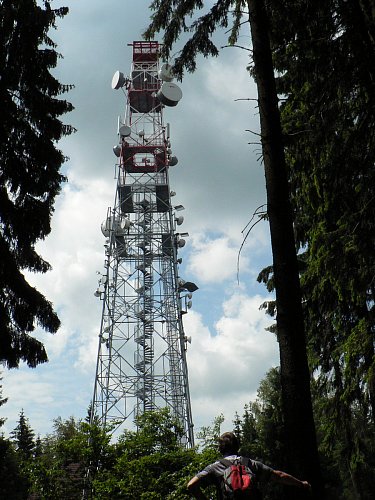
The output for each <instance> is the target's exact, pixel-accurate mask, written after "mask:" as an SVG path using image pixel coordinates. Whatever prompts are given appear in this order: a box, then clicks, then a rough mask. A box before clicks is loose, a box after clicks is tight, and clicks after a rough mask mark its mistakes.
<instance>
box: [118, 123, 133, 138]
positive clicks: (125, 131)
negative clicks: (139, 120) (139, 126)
mask: <svg viewBox="0 0 375 500" xmlns="http://www.w3.org/2000/svg"><path fill="white" fill-rule="evenodd" d="M131 132H132V130H131V128H130V127H128V126H127V125H121V127H120V128H119V129H118V133H119V134H120V135H121V137H129V135H130V134H131Z"/></svg>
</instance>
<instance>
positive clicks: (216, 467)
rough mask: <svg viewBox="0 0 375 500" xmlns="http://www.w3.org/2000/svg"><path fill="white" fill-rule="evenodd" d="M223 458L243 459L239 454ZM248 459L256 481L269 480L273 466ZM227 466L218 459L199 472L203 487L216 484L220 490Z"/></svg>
mask: <svg viewBox="0 0 375 500" xmlns="http://www.w3.org/2000/svg"><path fill="white" fill-rule="evenodd" d="M223 458H225V460H230V461H231V462H234V461H236V460H238V461H239V460H241V457H240V456H238V455H228V456H224V457H223ZM248 460H249V465H248V466H249V468H250V469H251V470H252V472H253V473H254V475H255V478H256V481H257V482H266V481H268V480H269V478H270V476H271V474H272V472H273V469H271V467H268V466H267V465H264V464H262V462H258V461H256V460H251V459H250V458H249V459H248ZM226 468H227V466H226V465H225V464H223V463H221V462H220V460H218V461H217V462H214V463H213V464H210V465H208V466H207V467H205V468H204V469H203V470H202V471H200V472H198V474H197V477H199V479H200V480H201V484H202V487H203V488H204V487H206V486H208V485H210V484H214V485H216V487H217V488H218V491H220V483H221V478H222V476H223V474H224V471H225V469H226Z"/></svg>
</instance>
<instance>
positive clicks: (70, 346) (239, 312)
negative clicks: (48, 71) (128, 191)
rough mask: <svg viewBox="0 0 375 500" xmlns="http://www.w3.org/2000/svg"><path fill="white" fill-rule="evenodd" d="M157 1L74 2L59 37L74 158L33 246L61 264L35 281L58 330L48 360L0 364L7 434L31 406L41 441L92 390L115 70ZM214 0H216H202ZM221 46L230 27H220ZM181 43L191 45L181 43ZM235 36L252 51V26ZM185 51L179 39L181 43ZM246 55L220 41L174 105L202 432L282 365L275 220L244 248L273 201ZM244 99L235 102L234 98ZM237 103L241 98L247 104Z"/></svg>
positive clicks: (117, 96) (188, 321)
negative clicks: (47, 226)
mask: <svg viewBox="0 0 375 500" xmlns="http://www.w3.org/2000/svg"><path fill="white" fill-rule="evenodd" d="M149 3H150V1H149V0H107V1H106V2H103V1H102V0H101V1H99V0H80V1H73V0H66V1H61V2H60V0H59V1H56V2H54V6H55V7H58V6H60V5H66V6H68V7H69V8H70V13H69V14H68V15H67V16H66V17H65V18H64V19H63V20H59V21H58V30H57V31H52V32H51V33H50V35H51V37H52V38H53V39H54V40H55V41H56V42H57V44H58V51H59V52H61V54H62V55H63V57H64V59H61V60H60V61H59V65H58V68H57V70H56V74H57V76H58V78H59V80H60V82H61V83H66V84H74V85H75V89H74V90H72V91H71V92H70V93H69V94H68V95H67V96H66V99H67V100H69V101H71V102H72V103H73V105H74V106H75V111H74V112H72V113H70V114H69V115H66V116H65V117H64V121H65V123H69V124H72V125H73V126H74V127H76V128H77V130H78V131H77V133H76V134H74V135H73V136H71V137H69V138H66V139H64V140H63V141H62V142H61V143H60V145H59V147H60V148H61V149H62V150H63V152H64V154H65V155H67V156H69V160H68V161H67V162H66V164H65V165H64V169H63V170H64V173H66V175H67V176H68V179H69V182H68V183H66V184H65V185H64V186H63V190H62V193H61V195H60V196H59V197H58V199H57V201H56V205H55V213H54V217H53V223H52V233H51V234H50V236H49V237H48V238H47V239H46V241H44V242H41V243H40V244H38V251H39V252H40V253H41V255H42V256H43V257H44V258H45V259H46V260H47V261H49V262H50V264H51V265H52V267H53V270H52V271H50V272H49V273H47V274H45V275H31V276H30V278H29V279H30V281H31V282H32V283H33V284H35V286H36V287H37V288H38V289H39V290H40V291H41V292H43V293H44V294H45V295H46V296H47V298H48V299H49V300H51V301H52V302H53V304H54V307H55V309H56V311H57V312H58V314H59V317H60V319H61V321H62V326H61V328H60V330H59V331H58V333H57V334H56V335H54V336H52V335H50V334H47V333H44V332H40V331H38V333H37V335H38V338H40V339H41V340H42V341H43V342H44V344H45V346H46V348H47V350H48V355H49V363H47V364H45V365H41V366H39V367H38V368H36V369H29V368H27V367H26V366H22V367H20V369H18V370H11V371H8V370H5V369H4V370H3V373H2V376H3V381H2V385H3V397H8V398H9V400H8V403H7V404H6V405H5V406H3V407H2V408H1V410H2V414H4V416H5V417H7V422H6V424H5V426H4V427H3V429H4V431H5V433H6V434H7V433H8V432H9V431H11V430H12V429H13V428H14V427H15V426H16V424H17V420H18V416H19V413H20V411H21V410H22V409H23V410H24V412H25V415H26V417H28V418H29V421H30V425H31V427H32V428H33V429H34V430H35V432H36V433H39V434H41V435H42V436H43V435H45V434H46V433H49V432H51V430H52V423H53V419H54V418H56V417H59V416H61V417H62V418H68V417H69V416H74V417H76V418H84V417H85V416H86V410H87V407H88V405H89V403H90V400H91V398H92V393H93V386H94V377H95V364H96V356H97V343H98V334H99V328H100V316H101V307H102V304H101V302H100V300H99V299H98V298H96V297H94V291H95V289H96V287H97V279H98V275H97V274H96V273H97V271H99V272H102V271H103V269H104V268H103V264H104V247H103V244H104V238H103V235H102V233H101V231H100V225H101V222H102V221H103V220H104V219H105V217H106V212H107V208H108V207H109V206H113V202H114V196H115V187H116V181H115V178H114V173H115V168H114V166H115V162H116V157H115V156H114V154H113V152H112V147H113V145H114V144H116V142H117V117H118V116H119V115H123V114H124V109H125V101H124V95H123V93H122V92H121V91H113V90H112V89H111V80H112V75H113V73H114V72H115V71H116V70H120V71H122V72H124V73H125V74H128V73H129V70H130V64H131V57H132V52H131V47H128V46H127V44H128V43H131V42H133V41H134V40H140V39H141V34H142V32H143V31H144V29H145V28H146V27H147V25H148V21H149V16H150V11H149V10H148V6H149ZM205 3H206V4H207V5H209V4H211V2H205ZM220 36H221V38H222V42H221V44H222V45H225V36H224V34H223V33H222V34H221V35H220ZM181 43H182V42H181ZM239 45H242V46H247V47H248V46H249V34H248V27H247V26H246V25H245V26H244V27H243V32H242V34H241V38H240V40H239ZM177 50H178V46H177V47H176V51H177ZM248 63H249V52H247V51H245V50H241V49H236V48H225V49H223V50H222V52H221V55H220V57H218V58H216V59H199V63H198V69H197V71H196V73H195V74H193V75H187V76H186V77H185V78H184V80H183V81H182V83H181V84H179V85H180V87H181V89H182V91H183V98H182V100H181V101H180V103H179V104H178V106H177V107H176V108H167V109H166V111H165V114H164V118H165V121H168V122H169V123H170V124H171V141H172V148H173V153H174V154H175V155H176V156H177V157H178V159H179V163H178V165H177V166H176V167H173V169H172V168H171V171H170V183H171V189H172V190H174V191H176V192H177V195H176V197H175V198H174V201H175V202H176V204H182V205H184V207H185V212H184V218H185V222H184V225H183V226H182V228H183V230H184V231H187V232H189V234H190V237H189V238H187V244H186V246H185V247H184V248H183V249H182V250H181V251H180V252H179V256H180V257H183V264H182V268H181V272H180V275H181V276H182V277H183V278H184V279H185V280H189V281H194V282H195V283H196V284H197V285H198V286H199V290H198V291H197V292H195V293H194V298H193V308H192V309H190V311H189V314H187V315H185V316H184V320H185V321H184V324H185V332H186V335H187V336H191V337H192V343H191V345H189V347H188V351H187V356H188V370H189V381H190V394H191V399H192V411H193V419H194V424H195V429H196V430H199V429H200V428H201V427H202V426H207V425H211V423H212V421H213V419H214V418H215V417H216V416H218V415H220V414H221V413H222V414H224V416H225V418H226V422H225V424H224V426H223V429H224V428H225V430H229V429H230V428H231V426H232V421H233V418H234V415H235V412H236V411H237V412H238V413H239V414H242V412H243V408H244V405H245V404H246V403H248V402H249V401H250V400H253V399H254V398H255V396H256V391H257V388H258V385H259V382H260V380H261V379H262V378H264V376H265V374H266V372H267V371H268V370H269V369H270V368H271V367H272V366H276V365H278V363H279V361H278V346H277V342H276V340H275V337H274V336H273V334H271V333H269V332H267V331H266V330H265V328H266V327H267V326H269V325H270V323H271V322H272V320H271V318H269V317H267V316H266V315H265V313H264V312H263V311H259V306H260V304H261V303H262V302H263V301H264V300H267V299H269V298H270V297H269V296H268V294H267V291H266V289H265V287H264V286H263V285H260V284H258V283H257V282H256V276H257V275H258V272H259V271H260V270H261V269H262V268H263V267H264V266H266V265H269V264H270V263H271V254H270V242H269V231H268V227H267V223H266V222H261V223H259V224H258V225H257V226H256V227H255V228H254V230H253V231H252V232H251V234H250V235H249V237H248V239H247V243H246V245H245V247H244V249H243V251H242V254H241V267H240V284H238V283H237V255H238V251H239V248H240V246H241V243H242V240H243V233H242V232H241V231H242V230H243V229H244V227H245V226H246V224H247V223H248V222H249V220H250V218H251V215H252V213H253V212H254V211H255V209H256V208H257V207H258V206H260V205H262V204H264V203H265V201H266V199H265V181H264V173H263V167H262V164H261V162H260V161H259V148H260V146H259V145H256V144H248V143H249V142H251V143H253V142H257V140H258V136H256V135H254V134H252V133H250V132H248V131H247V130H252V131H256V130H258V128H259V125H258V118H259V117H258V115H257V110H256V103H255V102H254V101H252V100H247V99H254V98H255V97H256V89H255V86H254V83H253V82H252V80H251V79H250V77H249V75H248V73H247V71H246V66H247V65H248ZM239 99H240V100H239ZM241 99H242V100H241Z"/></svg>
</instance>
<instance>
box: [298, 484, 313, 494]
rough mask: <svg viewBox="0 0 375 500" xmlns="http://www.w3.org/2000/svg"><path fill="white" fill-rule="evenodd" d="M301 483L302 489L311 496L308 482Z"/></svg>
mask: <svg viewBox="0 0 375 500" xmlns="http://www.w3.org/2000/svg"><path fill="white" fill-rule="evenodd" d="M301 483H302V488H303V489H304V490H307V491H308V492H309V493H310V495H311V494H312V490H311V484H310V483H309V482H308V481H301Z"/></svg>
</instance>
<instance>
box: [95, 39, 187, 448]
mask: <svg viewBox="0 0 375 500" xmlns="http://www.w3.org/2000/svg"><path fill="white" fill-rule="evenodd" d="M131 46H132V48H133V61H132V65H131V72H130V77H126V78H125V77H124V75H123V74H122V73H121V72H116V73H115V75H114V77H113V80H112V87H113V88H114V89H119V88H122V89H123V90H124V94H125V97H126V112H125V117H124V119H123V120H121V122H120V123H119V144H118V145H117V146H115V147H114V152H115V154H116V156H117V157H118V158H119V162H118V165H117V167H118V168H117V172H118V175H117V186H116V196H115V203H114V207H113V208H110V209H108V213H107V217H106V220H105V222H104V223H103V225H102V232H103V234H104V236H105V237H106V245H105V248H106V257H105V273H104V274H103V276H102V277H101V279H100V282H99V288H98V290H97V291H96V292H95V294H96V295H97V296H99V297H100V298H101V299H102V300H103V310H102V319H101V327H100V334H99V349H98V358H97V368H96V377H95V389H94V397H93V406H92V415H96V417H97V418H99V420H100V423H101V424H102V425H103V426H104V425H108V424H114V425H115V427H116V428H118V427H120V426H122V425H123V424H124V423H125V422H126V421H128V424H130V423H131V422H132V421H133V420H134V417H136V416H137V415H139V414H140V413H143V412H145V411H149V410H155V409H161V408H164V407H168V408H169V409H170V410H171V413H172V415H174V416H175V417H177V418H178V419H179V421H180V422H181V424H182V426H183V429H184V436H183V439H182V443H183V444H184V445H185V446H193V444H194V437H193V423H192V415H191V406H190V395H189V384H188V370H187V363H186V347H187V341H188V339H187V337H186V336H185V334H184V329H183V324H182V316H183V314H184V313H185V312H186V311H187V308H188V307H190V306H191V302H190V299H191V292H193V291H194V290H195V289H196V286H195V285H194V284H193V283H187V282H185V281H183V280H181V279H180V278H179V276H178V264H179V263H180V262H181V259H177V250H178V248H180V247H182V246H183V245H184V243H185V241H184V239H183V238H182V236H184V233H177V232H176V225H180V224H181V223H182V220H183V218H182V217H178V216H177V214H176V210H178V209H179V208H183V207H181V206H180V207H172V204H171V196H173V195H174V193H173V192H171V191H170V186H169V177H168V170H169V167H170V166H173V165H174V164H176V163H177V158H176V157H174V156H172V155H171V150H170V138H169V125H168V124H167V125H164V122H163V108H164V107H165V105H166V106H175V105H176V104H177V102H178V101H179V99H180V98H181V96H182V93H181V91H180V89H179V88H178V87H177V85H175V84H174V83H171V79H172V77H171V73H170V70H169V67H168V65H162V66H161V67H159V61H158V52H159V45H158V43H157V42H154V41H151V42H145V41H140V42H133V44H131ZM129 419H130V421H129Z"/></svg>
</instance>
